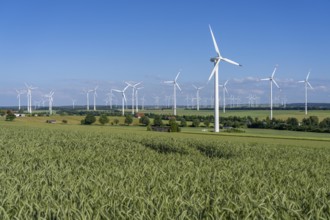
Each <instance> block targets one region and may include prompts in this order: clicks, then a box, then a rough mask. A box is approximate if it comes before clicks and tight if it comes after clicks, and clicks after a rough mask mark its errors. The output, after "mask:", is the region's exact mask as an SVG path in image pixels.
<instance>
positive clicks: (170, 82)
mask: <svg viewBox="0 0 330 220" xmlns="http://www.w3.org/2000/svg"><path fill="white" fill-rule="evenodd" d="M164 83H174V81H164Z"/></svg>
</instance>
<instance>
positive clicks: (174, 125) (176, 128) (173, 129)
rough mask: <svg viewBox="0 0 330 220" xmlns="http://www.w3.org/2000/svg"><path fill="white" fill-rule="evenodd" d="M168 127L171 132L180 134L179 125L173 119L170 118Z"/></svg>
mask: <svg viewBox="0 0 330 220" xmlns="http://www.w3.org/2000/svg"><path fill="white" fill-rule="evenodd" d="M169 125H170V131H171V132H180V131H181V129H180V127H179V124H178V123H177V122H176V118H175V117H172V118H170V120H169Z"/></svg>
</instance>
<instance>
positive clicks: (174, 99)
mask: <svg viewBox="0 0 330 220" xmlns="http://www.w3.org/2000/svg"><path fill="white" fill-rule="evenodd" d="M179 75H180V72H178V74H177V75H176V77H175V79H174V80H173V81H165V82H164V83H168V84H173V115H176V87H178V89H179V90H180V91H181V88H180V86H179V84H178V82H177V80H178V77H179Z"/></svg>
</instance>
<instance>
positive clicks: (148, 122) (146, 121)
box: [139, 116, 150, 126]
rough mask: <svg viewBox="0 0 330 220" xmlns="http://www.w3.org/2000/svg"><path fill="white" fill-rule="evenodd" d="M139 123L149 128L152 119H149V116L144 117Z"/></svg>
mask: <svg viewBox="0 0 330 220" xmlns="http://www.w3.org/2000/svg"><path fill="white" fill-rule="evenodd" d="M139 122H140V123H141V124H144V125H146V126H147V125H149V124H150V119H149V117H148V116H142V117H141V118H140V120H139Z"/></svg>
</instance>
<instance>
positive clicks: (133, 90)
mask: <svg viewBox="0 0 330 220" xmlns="http://www.w3.org/2000/svg"><path fill="white" fill-rule="evenodd" d="M125 83H126V84H127V85H128V86H130V87H132V114H134V103H135V98H134V97H135V88H136V87H137V86H138V85H140V84H141V83H142V82H139V83H135V84H134V83H128V82H125Z"/></svg>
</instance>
